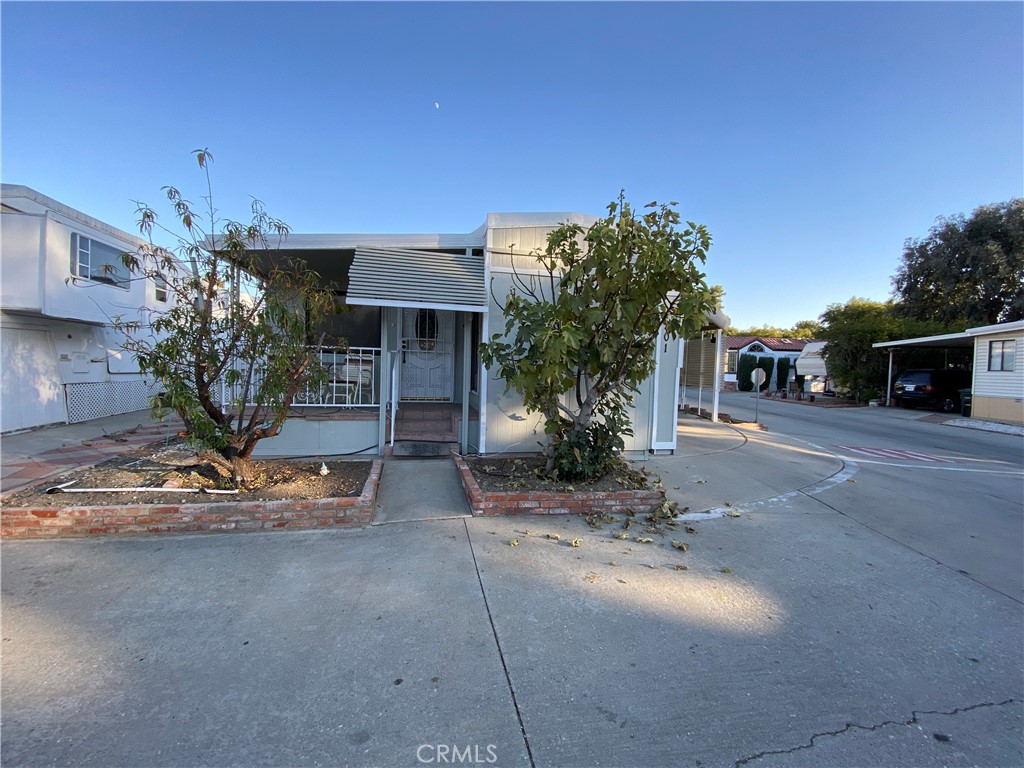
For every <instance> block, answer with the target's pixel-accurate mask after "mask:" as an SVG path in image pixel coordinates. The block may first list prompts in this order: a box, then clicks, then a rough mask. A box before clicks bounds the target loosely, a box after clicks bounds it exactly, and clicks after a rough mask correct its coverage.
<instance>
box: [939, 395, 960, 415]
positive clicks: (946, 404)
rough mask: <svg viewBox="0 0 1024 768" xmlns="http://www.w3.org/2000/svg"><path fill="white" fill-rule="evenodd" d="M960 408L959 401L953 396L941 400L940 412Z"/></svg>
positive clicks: (950, 411) (951, 411) (949, 411)
mask: <svg viewBox="0 0 1024 768" xmlns="http://www.w3.org/2000/svg"><path fill="white" fill-rule="evenodd" d="M959 410H960V402H959V401H958V400H957V399H956V398H955V397H947V398H946V399H945V400H943V401H942V412H943V413H953V412H954V411H959Z"/></svg>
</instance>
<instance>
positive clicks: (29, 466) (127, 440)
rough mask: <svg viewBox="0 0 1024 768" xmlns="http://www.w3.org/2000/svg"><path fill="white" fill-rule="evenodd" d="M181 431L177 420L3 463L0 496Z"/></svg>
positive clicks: (156, 441) (148, 425)
mask: <svg viewBox="0 0 1024 768" xmlns="http://www.w3.org/2000/svg"><path fill="white" fill-rule="evenodd" d="M182 429H183V425H182V423H181V421H180V420H178V419H168V420H167V421H166V422H164V423H163V424H143V425H140V426H138V427H136V428H135V429H131V430H127V431H125V432H120V433H114V434H110V435H101V436H100V437H94V438H91V439H89V440H85V441H83V442H81V443H79V444H77V445H66V446H63V447H61V448H51V449H49V450H46V451H41V452H40V453H38V454H37V455H35V456H33V457H31V458H26V459H20V460H14V461H5V462H4V466H3V478H2V479H0V493H7V492H9V491H14V490H17V489H19V488H24V487H25V486H28V485H32V484H33V483H35V482H37V481H38V480H41V479H42V478H46V477H49V476H51V475H58V474H60V473H62V472H67V471H68V470H70V469H77V468H78V467H86V466H92V465H94V464H99V463H100V462H102V461H106V460H107V459H109V458H112V457H114V456H120V455H121V454H124V453H128V452H129V451H133V450H135V449H136V448H140V447H142V446H144V445H150V444H153V443H158V442H160V441H162V440H165V439H167V438H168V436H169V437H170V438H171V439H174V438H176V437H177V434H178V432H179V431H180V430H182ZM12 470H13V471H12Z"/></svg>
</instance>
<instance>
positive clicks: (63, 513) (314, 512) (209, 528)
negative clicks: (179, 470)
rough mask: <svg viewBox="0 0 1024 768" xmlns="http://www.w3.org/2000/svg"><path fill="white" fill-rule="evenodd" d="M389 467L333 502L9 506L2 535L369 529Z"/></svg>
mask: <svg viewBox="0 0 1024 768" xmlns="http://www.w3.org/2000/svg"><path fill="white" fill-rule="evenodd" d="M383 467H384V463H383V462H382V461H381V460H380V459H376V460H375V461H374V462H373V465H372V466H371V467H370V474H369V476H368V477H367V478H366V483H365V484H364V485H363V490H362V493H360V494H359V496H344V497H341V498H332V499H315V500H309V501H289V500H274V501H227V502H219V501H218V502H202V503H199V504H132V505H125V506H117V505H114V504H111V505H108V506H103V507H43V506H36V507H3V508H2V509H0V536H3V538H19V539H24V538H35V539H42V538H58V537H59V538H66V537H71V536H102V535H106V534H158V533H224V532H237V533H243V532H248V531H293V530H303V529H309V528H328V527H331V528H336V527H338V526H345V525H366V524H368V523H369V522H370V521H371V520H372V519H373V511H374V506H375V504H376V501H377V487H378V485H379V484H380V475H381V470H382V469H383ZM206 498H212V497H209V496H207V497H206Z"/></svg>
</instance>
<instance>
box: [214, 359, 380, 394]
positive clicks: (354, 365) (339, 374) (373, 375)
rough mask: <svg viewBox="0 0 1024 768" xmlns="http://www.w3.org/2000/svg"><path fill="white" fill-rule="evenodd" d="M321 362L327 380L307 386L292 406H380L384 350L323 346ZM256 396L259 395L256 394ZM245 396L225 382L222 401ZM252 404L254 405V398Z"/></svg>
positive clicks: (257, 382)
mask: <svg viewBox="0 0 1024 768" xmlns="http://www.w3.org/2000/svg"><path fill="white" fill-rule="evenodd" d="M317 351H318V354H319V355H320V362H321V363H322V364H323V366H324V368H325V369H326V371H327V380H326V381H325V382H324V383H323V384H322V385H321V386H319V387H316V386H313V385H306V387H304V388H303V389H300V390H299V391H298V392H297V393H296V395H295V401H294V403H293V404H292V405H294V406H296V407H302V408H360V407H367V406H378V407H379V406H380V389H381V387H380V383H381V375H382V369H381V351H380V348H379V347H344V348H343V347H320V348H318V350H317ZM261 379H262V376H261V375H260V374H259V371H258V370H257V373H256V376H255V377H254V381H253V385H254V387H255V388H256V389H257V390H258V388H259V385H260V380H261ZM253 395H255V393H253ZM239 397H241V392H240V391H238V387H229V386H228V385H227V384H226V383H225V382H223V381H222V382H221V402H222V403H227V402H232V401H234V400H237V399H238V398H239ZM249 400H250V401H249V403H248V405H252V404H253V403H252V397H250V399H249Z"/></svg>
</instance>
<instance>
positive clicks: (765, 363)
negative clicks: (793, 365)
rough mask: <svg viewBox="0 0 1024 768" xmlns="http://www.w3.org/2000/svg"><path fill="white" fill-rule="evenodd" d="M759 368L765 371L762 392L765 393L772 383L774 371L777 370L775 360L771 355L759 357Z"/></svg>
mask: <svg viewBox="0 0 1024 768" xmlns="http://www.w3.org/2000/svg"><path fill="white" fill-rule="evenodd" d="M757 367H758V368H760V369H761V370H762V371H764V383H763V384H762V385H761V391H762V392H764V391H765V390H766V389H768V387H769V385H770V384H771V381H772V371H773V370H775V358H774V357H771V356H769V355H765V356H763V357H759V358H757Z"/></svg>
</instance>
